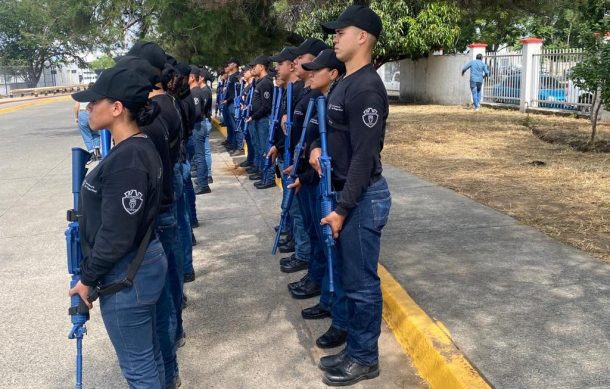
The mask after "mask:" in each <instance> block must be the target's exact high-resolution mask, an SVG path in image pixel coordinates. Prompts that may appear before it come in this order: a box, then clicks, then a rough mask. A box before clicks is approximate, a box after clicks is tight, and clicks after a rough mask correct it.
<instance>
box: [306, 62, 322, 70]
mask: <svg viewBox="0 0 610 389" xmlns="http://www.w3.org/2000/svg"><path fill="white" fill-rule="evenodd" d="M301 67H302V68H303V69H305V70H307V71H308V72H311V71H313V70H320V69H324V68H325V67H326V66H324V65H322V64H320V63H316V62H308V63H304V64H302V65H301Z"/></svg>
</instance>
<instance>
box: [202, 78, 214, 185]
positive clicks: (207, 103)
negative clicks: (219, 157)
mask: <svg viewBox="0 0 610 389" xmlns="http://www.w3.org/2000/svg"><path fill="white" fill-rule="evenodd" d="M212 77H213V76H212V74H211V73H210V71H209V70H207V69H201V72H200V77H199V87H200V88H201V91H202V93H203V101H202V102H201V115H202V117H203V121H202V122H201V126H202V128H203V129H204V130H205V134H204V135H205V139H204V149H203V150H204V160H205V166H206V169H207V175H208V180H207V183H208V185H209V184H211V183H212V182H213V181H214V180H213V178H212V148H211V147H210V131H212V121H211V120H212V87H211V85H212Z"/></svg>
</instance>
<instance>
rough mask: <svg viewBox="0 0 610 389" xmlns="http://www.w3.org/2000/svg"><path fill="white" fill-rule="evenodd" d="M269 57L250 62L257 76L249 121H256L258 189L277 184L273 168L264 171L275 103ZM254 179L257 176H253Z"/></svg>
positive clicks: (253, 73)
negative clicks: (270, 119)
mask: <svg viewBox="0 0 610 389" xmlns="http://www.w3.org/2000/svg"><path fill="white" fill-rule="evenodd" d="M270 64H271V62H270V61H269V57H267V56H264V55H261V56H258V57H256V58H255V59H254V61H252V63H250V66H251V67H252V68H251V70H250V72H251V73H252V76H253V77H254V78H255V82H256V84H255V87H254V96H253V97H252V109H251V112H250V118H249V121H253V122H254V127H255V133H256V136H257V141H256V146H257V150H256V155H255V159H256V157H257V156H258V158H257V165H258V166H259V170H260V172H261V174H260V181H257V182H255V183H254V187H255V188H256V189H267V188H272V187H274V186H275V177H274V175H273V170H271V169H267V171H263V167H264V166H263V165H264V154H265V147H266V145H267V140H268V138H269V130H270V128H269V116H270V115H271V105H272V103H273V101H272V100H273V99H272V96H273V79H272V77H271V76H270V75H269V65H270ZM252 178H254V179H256V178H258V177H257V176H254V177H252Z"/></svg>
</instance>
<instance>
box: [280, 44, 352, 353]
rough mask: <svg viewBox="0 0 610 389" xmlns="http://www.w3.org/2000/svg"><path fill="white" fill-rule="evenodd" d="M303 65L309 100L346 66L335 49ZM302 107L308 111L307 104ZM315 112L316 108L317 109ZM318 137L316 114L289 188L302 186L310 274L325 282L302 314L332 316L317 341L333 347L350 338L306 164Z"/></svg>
mask: <svg viewBox="0 0 610 389" xmlns="http://www.w3.org/2000/svg"><path fill="white" fill-rule="evenodd" d="M301 67H302V68H303V69H304V70H306V71H310V72H311V73H312V75H311V78H310V79H309V87H310V88H311V92H310V93H308V95H307V100H308V99H309V98H314V99H315V98H317V97H318V96H321V95H324V96H327V95H328V93H329V92H330V89H331V87H332V85H333V83H334V82H335V81H336V80H337V79H338V78H339V77H340V76H342V75H343V74H344V73H345V65H344V64H343V63H342V62H341V61H339V60H338V59H337V56H336V55H335V52H334V51H333V49H326V50H322V51H321V52H320V53H319V54H318V56H317V57H316V58H315V59H314V60H313V62H309V63H304V64H302V65H301ZM306 93H307V92H306ZM299 110H300V111H303V112H305V108H304V107H302V108H300V109H299ZM316 111H317V110H314V112H316ZM295 112H296V109H295ZM295 115H296V113H295ZM318 137H319V129H318V120H317V117H316V115H315V114H314V115H312V117H311V120H310V121H309V123H308V125H307V132H306V135H305V145H306V149H305V153H304V155H303V159H304V161H302V163H301V164H300V167H299V170H298V173H299V174H298V178H297V179H296V181H295V183H294V184H292V185H289V186H288V187H289V188H298V189H299V193H298V196H299V201H300V204H301V208H302V209H301V210H302V214H303V222H304V224H305V228H306V229H307V231H308V233H309V240H310V242H311V246H312V247H311V255H310V259H309V261H310V264H309V270H308V271H309V273H310V277H311V278H312V279H313V280H314V281H315V282H316V283H318V284H321V285H322V294H321V296H320V302H319V303H318V304H316V305H314V306H313V307H310V308H305V309H304V310H303V311H302V312H301V315H302V316H303V318H304V319H321V318H324V317H332V322H331V326H330V328H329V329H328V331H326V333H324V334H323V335H322V336H320V337H319V338H318V339H317V340H316V344H317V345H318V347H320V348H333V347H338V346H340V345H342V344H343V343H345V341H346V338H347V305H346V301H345V294H344V292H343V288H342V285H341V278H340V274H339V272H338V270H339V268H340V264H339V263H335V266H334V267H333V272H334V280H335V292H334V294H332V293H331V292H330V291H329V279H328V271H327V263H326V262H327V259H326V256H325V254H324V247H323V241H324V237H323V236H322V228H321V226H320V223H319V221H320V219H321V218H322V216H321V214H320V212H321V211H320V197H319V196H320V194H319V190H318V186H319V183H320V177H319V175H318V173H317V172H316V171H315V170H314V169H313V167H311V165H309V164H308V163H306V161H309V153H310V152H311V147H310V145H311V144H312V143H313V141H314V140H315V139H316V138H318ZM331 312H332V315H331Z"/></svg>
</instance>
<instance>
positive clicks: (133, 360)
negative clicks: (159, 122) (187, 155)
mask: <svg viewBox="0 0 610 389" xmlns="http://www.w3.org/2000/svg"><path fill="white" fill-rule="evenodd" d="M151 89H152V85H151V84H150V82H149V81H148V80H147V79H145V78H143V77H141V76H140V75H139V74H138V72H136V71H134V70H132V69H126V68H111V69H107V70H105V71H104V72H103V73H102V74H101V75H100V78H99V79H98V80H97V82H96V83H95V85H94V86H93V87H92V88H90V89H88V90H86V91H82V92H78V93H75V94H73V95H72V97H73V98H74V99H75V100H76V101H83V102H84V101H89V102H90V103H89V106H88V110H89V112H90V118H89V123H90V125H91V128H92V129H94V130H100V129H102V128H107V129H108V130H109V131H110V133H111V134H112V138H113V139H114V143H115V147H113V148H112V150H111V151H110V153H109V154H108V156H107V157H106V158H105V159H104V160H102V161H101V162H100V163H99V165H98V166H96V167H95V169H93V170H92V171H91V172H90V173H89V174H88V175H87V177H86V178H85V181H84V182H83V186H82V189H81V192H80V196H81V199H80V206H81V210H82V220H81V224H80V225H81V245H82V246H83V252H84V253H85V260H84V262H83V263H82V266H81V272H82V277H81V281H79V282H78V283H77V284H76V286H75V287H74V288H73V289H71V290H70V295H74V294H79V295H80V297H81V299H82V300H83V301H87V298H88V295H89V293H90V289H91V288H94V287H96V286H98V285H99V284H101V285H103V286H109V285H113V284H114V283H116V282H117V281H120V280H122V279H123V278H125V277H126V276H127V269H128V267H129V265H130V263H131V262H132V260H134V257H135V255H136V254H135V253H136V251H137V249H138V247H139V246H140V245H141V244H145V245H146V246H147V249H146V253H145V254H144V257H143V260H142V262H141V264H140V266H139V268H138V270H137V273H136V275H135V278H134V279H133V286H131V287H124V288H120V289H119V290H118V291H116V292H114V293H109V294H102V295H101V296H100V311H101V313H102V318H103V320H104V325H105V326H106V330H107V332H108V335H109V337H110V340H111V341H112V344H113V346H114V349H115V351H116V354H117V357H118V360H119V365H120V367H121V370H122V372H123V375H124V377H125V379H126V380H127V382H128V384H129V387H130V388H144V387H145V388H164V387H165V378H164V367H163V359H162V356H161V352H160V349H159V343H158V340H157V336H156V332H155V304H156V302H157V300H158V299H159V296H160V294H161V291H162V290H163V286H164V283H165V272H166V270H167V259H166V257H165V254H164V252H163V247H162V245H161V244H160V242H159V240H158V239H157V238H156V236H155V234H153V233H151V232H150V231H152V228H153V225H154V223H155V219H156V217H157V214H158V212H159V205H160V199H161V196H162V182H161V181H162V178H163V171H162V164H161V160H160V157H159V155H158V153H157V151H156V149H155V146H154V144H153V143H152V141H151V140H150V139H149V138H148V137H147V136H146V135H145V134H144V133H143V132H142V131H141V130H140V126H141V125H143V124H146V123H148V122H150V120H152V118H153V115H154V112H155V111H154V109H153V108H152V106H150V105H148V92H149V90H151ZM147 231H148V232H147ZM146 240H148V242H146ZM143 241H144V242H143ZM87 305H89V307H90V308H91V307H92V304H91V303H89V302H87Z"/></svg>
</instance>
